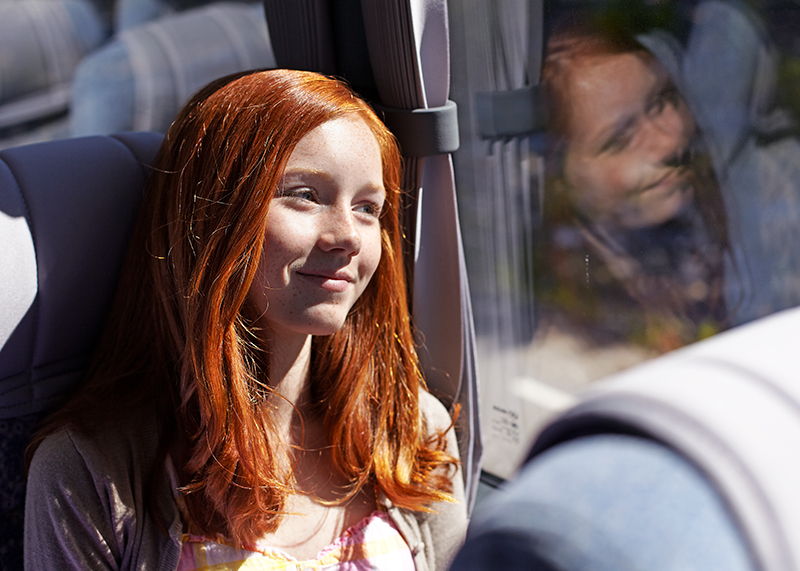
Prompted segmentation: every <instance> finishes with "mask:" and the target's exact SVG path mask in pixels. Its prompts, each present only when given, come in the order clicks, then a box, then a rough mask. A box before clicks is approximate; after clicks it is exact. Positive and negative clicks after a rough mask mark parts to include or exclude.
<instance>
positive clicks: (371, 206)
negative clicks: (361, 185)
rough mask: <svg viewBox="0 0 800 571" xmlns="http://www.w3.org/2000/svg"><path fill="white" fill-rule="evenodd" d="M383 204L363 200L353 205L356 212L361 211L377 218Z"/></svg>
mask: <svg viewBox="0 0 800 571" xmlns="http://www.w3.org/2000/svg"><path fill="white" fill-rule="evenodd" d="M382 209H383V206H382V205H380V204H377V203H375V202H364V203H362V204H359V205H358V206H356V207H355V211H356V212H362V213H364V214H369V215H370V216H374V217H375V218H378V217H379V216H380V215H381V210H382Z"/></svg>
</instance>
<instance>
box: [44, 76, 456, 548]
mask: <svg viewBox="0 0 800 571" xmlns="http://www.w3.org/2000/svg"><path fill="white" fill-rule="evenodd" d="M346 115H357V116H359V117H361V118H362V119H363V120H364V121H365V122H366V123H367V125H368V126H369V128H370V129H371V131H372V132H373V134H374V135H375V138H376V140H377V142H378V144H379V147H380V151H381V158H382V161H383V178H384V185H385V188H386V203H385V208H384V211H383V213H382V214H381V237H382V253H381V259H380V263H379V265H378V268H377V270H376V271H375V274H374V276H373V278H372V280H371V282H370V284H369V285H368V287H367V289H366V290H365V292H364V293H363V295H362V296H361V298H360V299H359V300H358V302H357V303H356V304H355V306H354V307H353V308H352V310H351V311H350V313H349V315H348V317H347V319H346V322H345V324H344V326H343V327H342V329H341V330H340V331H338V332H337V333H335V334H334V335H330V336H327V337H315V338H314V339H313V341H312V353H313V356H312V370H311V379H312V390H313V392H314V396H315V398H316V399H317V400H318V402H319V403H320V405H319V406H320V414H322V415H324V416H323V418H324V425H325V427H326V430H327V433H328V437H329V441H330V444H331V445H332V447H333V450H334V462H335V465H336V467H337V468H338V470H340V471H341V472H342V473H343V474H344V475H346V476H347V477H348V478H349V481H350V482H351V483H352V485H351V487H350V489H349V490H348V493H347V494H346V496H345V497H349V496H350V495H352V494H355V493H357V492H358V491H359V490H360V489H361V488H362V487H363V486H365V485H367V484H370V485H372V484H374V485H375V486H377V488H378V489H379V490H381V491H382V492H383V493H384V494H385V495H386V497H387V498H389V499H390V500H391V501H392V502H393V503H394V504H395V505H397V506H400V507H403V508H407V509H411V510H425V509H427V507H426V506H428V505H429V504H431V503H432V502H436V501H441V500H446V499H449V496H448V494H447V492H448V491H449V490H450V488H449V479H448V472H450V470H448V469H446V468H448V467H449V466H451V465H453V463H454V459H453V458H452V457H451V456H449V455H448V454H446V453H445V452H444V440H443V435H441V434H437V435H434V436H433V437H429V436H428V431H427V429H426V427H425V426H424V425H423V422H422V420H421V417H420V410H419V402H418V394H419V390H420V388H422V387H423V380H422V377H421V373H420V370H419V367H418V360H417V356H416V353H415V350H414V343H413V338H412V333H411V326H410V322H409V313H408V305H407V300H406V296H405V291H406V285H405V283H406V282H405V277H404V272H403V263H402V260H401V257H400V254H401V251H402V233H401V228H400V226H399V221H398V207H399V200H400V192H401V191H400V188H399V184H400V177H401V169H402V166H401V158H400V154H399V151H398V148H397V144H396V142H395V140H394V138H393V137H392V135H391V134H390V133H389V131H388V130H387V129H386V127H385V126H384V125H383V123H382V122H381V121H380V120H379V119H378V118H377V117H376V116H375V114H374V113H373V112H372V110H371V109H370V108H369V106H368V105H367V104H366V103H364V101H362V100H361V99H360V98H358V97H357V96H356V95H354V94H353V92H352V91H350V89H349V88H347V87H346V86H345V85H343V84H342V83H341V82H339V81H337V80H334V79H331V78H327V77H324V76H321V75H318V74H314V73H309V72H300V71H289V70H272V71H263V72H257V73H251V74H247V75H242V76H238V77H236V78H234V79H230V78H228V79H225V80H221V81H218V82H216V83H215V84H212V85H210V86H208V87H207V88H206V89H204V90H203V91H201V92H200V93H199V94H198V95H196V96H195V97H194V98H193V100H192V101H190V102H189V104H187V105H186V107H184V109H183V110H182V112H181V113H180V115H179V116H178V118H177V119H176V120H175V122H174V123H173V125H172V127H171V128H170V130H169V132H168V134H167V136H166V138H165V140H164V143H163V145H162V147H161V150H160V152H159V155H158V158H157V161H156V165H155V168H154V170H153V173H152V175H151V177H150V179H149V181H148V185H147V189H146V192H145V199H144V205H143V210H142V212H141V214H140V218H139V221H138V223H137V227H136V229H135V231H134V237H133V239H132V245H131V250H130V253H129V257H128V260H127V262H126V265H125V268H124V270H123V275H122V277H121V281H120V285H119V289H118V293H117V298H116V300H115V305H114V307H113V309H112V314H111V317H110V320H109V324H108V326H107V329H106V333H105V335H104V337H103V340H102V341H101V345H100V348H99V349H98V352H97V355H96V358H95V361H94V364H93V366H92V368H91V370H90V372H89V379H88V381H87V384H86V385H85V387H84V388H83V389H82V390H81V391H80V393H79V394H78V398H77V399H73V401H72V404H71V405H68V407H67V408H66V409H64V410H63V411H62V412H61V413H59V415H57V416H56V417H54V419H53V421H51V422H50V423H49V424H48V426H47V427H45V430H44V432H43V433H42V434H40V436H39V437H38V440H37V441H36V442H38V441H41V438H42V437H43V435H44V434H46V433H48V432H52V431H53V430H54V429H55V428H57V427H58V426H61V425H64V424H65V423H66V422H71V423H72V424H76V425H78V426H86V425H87V422H86V421H84V420H83V418H84V417H86V416H88V414H89V413H92V414H93V413H95V412H96V411H89V409H90V408H92V407H96V406H97V404H98V403H99V401H100V399H101V398H102V399H104V400H105V405H106V407H108V406H109V403H111V404H110V406H112V407H114V406H116V407H117V408H123V407H127V408H128V409H129V410H131V409H135V408H136V407H141V406H143V403H149V402H155V403H156V406H157V407H158V410H159V411H160V412H159V414H158V417H159V422H160V423H162V427H161V434H162V452H163V453H166V450H172V451H173V452H174V451H175V450H178V451H179V452H178V453H177V454H175V453H173V458H175V457H177V458H179V459H180V466H178V470H179V473H181V474H183V475H184V477H185V478H186V481H185V482H184V483H185V484H186V485H185V486H184V488H183V489H184V490H185V491H186V492H187V493H186V499H187V505H188V507H189V510H190V512H191V515H192V519H193V520H194V521H195V522H196V523H197V524H198V525H200V526H201V527H205V528H206V529H205V531H208V532H222V533H226V534H228V535H230V536H232V537H233V538H236V539H238V540H239V541H241V542H243V543H252V542H253V541H255V540H256V539H257V538H258V537H260V536H261V535H263V534H264V533H266V532H269V531H272V530H274V529H275V528H276V527H277V526H278V524H279V520H280V514H281V511H282V508H283V504H284V500H285V497H286V494H287V482H286V481H284V480H283V479H282V478H281V477H280V475H279V471H278V469H277V458H276V456H275V452H274V446H273V445H272V443H273V442H275V438H277V437H276V435H275V434H274V432H273V428H272V426H271V423H270V420H269V418H266V419H265V418H264V415H263V413H262V412H258V414H257V413H256V412H257V410H258V408H259V406H260V404H262V403H263V399H264V398H265V394H266V393H268V392H269V390H270V389H269V388H268V385H269V383H268V379H267V378H266V376H267V371H268V370H269V366H268V361H269V358H268V355H267V354H266V352H265V351H263V350H260V349H259V343H258V341H257V339H256V338H255V336H256V332H254V329H253V327H252V323H253V319H252V317H253V315H252V314H251V312H249V311H248V308H249V304H248V302H247V294H248V291H249V289H250V286H251V283H252V282H253V279H254V276H255V274H256V271H257V268H258V265H259V261H260V258H261V256H262V255H264V256H269V252H265V251H263V246H264V236H265V229H266V219H267V211H268V209H269V206H270V200H271V199H272V197H273V196H274V195H275V192H276V189H277V187H278V184H279V180H280V178H281V176H282V174H283V171H284V168H285V165H286V163H287V161H288V159H289V156H290V155H291V153H292V151H293V149H294V147H295V145H296V144H297V143H298V142H299V141H300V139H302V138H303V137H304V136H305V135H306V134H307V133H309V132H310V131H311V130H312V129H314V128H316V127H317V126H319V125H321V124H322V123H324V122H326V121H330V120H332V119H334V118H338V117H342V116H346ZM132 379H135V380H136V388H135V389H134V388H131V385H132ZM165 387H168V388H169V390H165ZM111 393H113V397H112V398H107V397H106V396H100V395H109V394H111ZM89 403H91V404H89ZM113 403H120V404H116V405H115V404H113ZM122 403H124V404H122ZM81 411H83V412H81ZM104 414H105V417H104V418H106V419H107V420H109V421H113V419H114V413H112V412H110V411H109V409H108V408H106V409H104ZM76 419H77V420H76ZM91 422H93V423H95V424H96V422H97V421H96V420H93V421H91ZM36 442H35V443H34V446H35V444H36Z"/></svg>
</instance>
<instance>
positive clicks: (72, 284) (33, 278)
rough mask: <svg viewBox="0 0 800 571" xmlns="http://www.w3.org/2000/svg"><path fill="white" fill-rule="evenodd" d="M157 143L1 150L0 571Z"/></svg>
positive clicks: (109, 290) (15, 547)
mask: <svg viewBox="0 0 800 571" xmlns="http://www.w3.org/2000/svg"><path fill="white" fill-rule="evenodd" d="M161 139H162V136H161V135H159V134H156V133H128V134H121V135H115V136H113V137H90V138H82V139H71V140H62V141H52V142H47V143H40V144H36V145H30V146H26V147H18V148H13V149H6V150H3V151H0V568H2V569H21V568H22V529H23V510H24V499H25V479H24V475H23V469H22V456H23V452H24V449H25V446H26V445H27V442H28V439H29V437H30V434H31V432H32V431H33V430H34V429H35V427H36V424H37V422H38V421H39V419H40V418H41V416H42V415H43V414H45V413H46V412H47V411H48V410H50V409H51V408H52V407H53V406H55V405H56V404H58V403H59V402H60V401H61V400H62V398H63V397H64V396H65V394H66V393H67V392H68V391H69V390H70V389H71V388H72V387H73V385H74V384H75V383H76V382H77V381H78V380H79V378H80V376H81V374H82V372H83V370H84V367H85V366H86V364H87V361H88V359H89V357H90V355H91V353H92V350H93V347H94V344H95V342H96V339H97V337H98V335H99V333H100V329H101V327H102V325H103V322H104V319H105V314H106V311H107V309H108V306H109V304H110V302H111V298H112V295H113V292H114V289H115V285H116V280H117V275H118V272H119V270H120V268H121V265H122V258H123V255H124V252H125V249H126V245H127V240H128V235H129V232H130V229H131V227H132V225H133V221H134V218H135V216H136V212H137V210H138V205H139V202H140V199H141V194H142V190H143V187H144V183H145V180H146V177H147V174H148V169H149V167H148V165H150V164H151V163H152V161H153V159H154V157H155V154H156V152H157V150H158V147H159V145H160V143H161Z"/></svg>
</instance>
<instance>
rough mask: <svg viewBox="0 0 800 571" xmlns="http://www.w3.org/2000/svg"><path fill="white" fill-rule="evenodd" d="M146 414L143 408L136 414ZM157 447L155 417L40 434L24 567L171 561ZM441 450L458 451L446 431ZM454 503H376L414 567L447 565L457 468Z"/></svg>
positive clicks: (441, 421) (426, 408) (173, 541)
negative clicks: (409, 507) (422, 506)
mask: <svg viewBox="0 0 800 571" xmlns="http://www.w3.org/2000/svg"><path fill="white" fill-rule="evenodd" d="M420 408H421V411H422V415H423V417H424V418H425V419H426V422H427V426H428V427H429V428H430V430H432V431H436V430H442V429H444V428H446V427H447V426H449V424H450V416H449V415H448V414H447V411H446V410H445V408H444V406H442V404H441V403H440V402H439V401H438V400H437V399H436V398H434V397H432V396H431V395H430V394H428V393H427V392H424V391H423V392H421V393H420ZM144 416H145V417H146V416H147V415H144ZM157 448H158V434H157V430H156V427H155V423H153V422H147V421H144V420H143V421H142V423H141V426H129V427H127V428H124V429H123V428H121V429H120V430H119V431H114V432H108V433H104V434H101V435H99V436H93V437H87V436H85V435H82V434H79V433H77V432H75V431H73V430H70V429H64V430H61V431H59V432H57V433H55V434H52V435H50V436H49V437H47V438H46V439H45V440H44V442H42V444H41V446H39V448H38V450H37V451H36V454H35V455H34V458H33V462H32V464H31V468H30V473H29V475H28V491H27V497H26V504H25V568H26V569H30V570H34V569H35V570H41V569H59V570H70V569H75V570H81V571H83V570H100V569H103V570H106V569H137V570H138V569H142V570H165V571H166V570H169V571H172V570H174V569H176V567H177V565H178V558H179V556H180V549H181V534H182V532H183V525H182V522H181V518H180V514H179V512H178V508H177V505H176V504H175V500H174V499H173V495H172V490H171V486H170V483H169V478H168V476H167V474H166V470H163V471H161V472H159V473H158V476H157V477H158V478H159V479H158V481H157V485H156V486H155V487H154V491H153V493H154V494H155V497H154V498H153V505H154V507H155V510H156V511H157V512H158V514H159V516H160V521H161V522H170V523H169V526H168V529H167V530H166V532H167V533H164V532H163V531H162V530H161V529H160V528H159V526H158V524H157V523H156V521H155V519H154V517H153V515H152V513H151V511H150V510H149V509H148V504H149V500H148V497H147V494H148V492H149V489H150V486H149V482H148V481H146V480H145V478H144V477H143V475H144V474H147V473H149V472H150V468H151V466H152V464H153V462H154V461H155V456H156V450H157ZM448 452H449V453H451V454H453V455H457V454H458V447H457V445H456V439H455V435H454V434H453V431H452V430H450V432H449V433H448ZM453 488H454V490H453V492H454V493H453V495H454V496H455V498H456V499H457V500H458V503H447V502H443V503H440V504H437V505H435V506H434V509H435V512H434V513H430V514H426V513H417V512H409V511H406V510H402V509H399V508H397V507H394V506H392V505H391V503H390V502H388V501H387V500H385V499H383V500H382V502H381V503H382V504H383V505H384V506H385V507H386V508H387V511H388V513H389V515H390V517H391V518H392V520H393V521H394V522H395V525H397V527H398V529H399V530H400V532H401V533H402V534H403V536H404V537H405V539H406V541H407V542H408V545H409V547H410V548H411V551H412V553H413V554H414V560H415V563H416V566H417V569H418V571H434V570H436V569H440V570H442V569H446V568H447V565H448V563H449V561H450V559H451V558H452V556H453V555H454V553H455V550H456V549H457V548H458V547H459V546H460V544H461V541H462V540H463V537H464V533H465V532H466V526H467V513H466V503H465V501H464V487H463V481H462V477H461V471H460V468H459V469H458V471H457V473H455V474H454V476H453Z"/></svg>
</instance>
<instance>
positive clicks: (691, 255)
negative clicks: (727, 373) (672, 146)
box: [539, 16, 730, 350]
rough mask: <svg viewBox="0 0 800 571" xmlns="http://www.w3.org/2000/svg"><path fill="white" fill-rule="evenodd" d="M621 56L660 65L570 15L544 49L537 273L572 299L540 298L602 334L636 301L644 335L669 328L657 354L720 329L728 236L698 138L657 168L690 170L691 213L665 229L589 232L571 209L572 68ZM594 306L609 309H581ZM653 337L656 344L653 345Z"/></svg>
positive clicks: (673, 97)
mask: <svg viewBox="0 0 800 571" xmlns="http://www.w3.org/2000/svg"><path fill="white" fill-rule="evenodd" d="M622 54H635V55H636V56H637V57H640V58H641V59H642V61H644V62H646V63H647V64H648V65H658V63H657V62H656V61H655V59H654V57H653V56H652V55H651V54H650V53H649V52H647V51H646V50H645V49H644V48H643V47H642V46H641V45H640V44H639V43H638V42H637V41H636V40H635V38H633V37H632V36H631V35H630V34H626V33H625V32H624V31H621V30H619V29H611V28H603V27H601V26H599V25H597V24H596V23H594V22H593V21H592V20H591V19H590V17H580V16H573V17H572V18H570V19H569V20H564V21H562V22H561V23H560V24H559V25H557V26H556V27H555V28H554V32H553V34H552V36H551V38H550V40H549V42H548V45H547V54H546V57H545V62H544V67H543V72H542V76H543V85H544V88H545V90H546V94H547V101H548V110H549V124H548V133H549V137H550V152H549V156H548V158H547V165H548V173H549V174H548V177H547V180H548V189H549V190H548V192H547V193H546V195H545V196H546V198H545V208H544V213H545V216H544V222H543V236H542V237H541V240H540V244H541V246H542V250H541V251H540V254H539V257H540V263H542V264H544V265H545V267H546V269H544V268H543V270H544V271H543V273H544V274H547V273H554V274H555V281H551V282H550V283H549V285H547V286H545V290H547V288H551V289H553V288H556V289H562V290H571V291H572V294H568V295H565V294H564V292H563V291H562V292H561V293H554V292H552V291H551V292H547V291H543V292H542V294H543V295H544V297H545V298H547V297H548V296H549V297H550V298H551V299H552V298H554V297H555V298H559V299H561V300H562V301H563V300H567V299H569V300H573V301H572V302H569V303H567V304H566V305H568V306H570V307H568V308H567V309H568V310H569V313H571V314H573V315H574V316H576V317H577V318H578V320H583V321H586V320H587V316H595V317H594V318H592V317H588V320H589V321H591V323H585V325H591V326H592V327H600V328H603V327H604V326H605V325H606V324H604V323H600V322H599V321H602V319H603V318H598V317H597V316H598V315H599V314H602V315H604V316H605V317H604V318H610V319H611V320H612V321H613V320H614V319H617V318H618V317H619V316H617V315H614V313H615V312H616V311H619V308H618V307H617V306H616V305H615V303H617V302H620V303H623V305H624V302H621V301H620V300H622V299H623V298H625V297H628V298H630V299H631V300H632V301H633V302H634V303H633V305H632V307H631V308H630V309H629V311H628V313H633V312H637V311H636V308H637V307H638V308H639V309H638V313H639V315H640V317H641V319H642V320H643V321H644V326H645V328H648V327H650V326H653V327H655V328H658V327H662V328H665V329H670V328H671V329H672V331H670V332H666V331H665V333H664V334H663V335H661V334H660V333H657V332H656V333H654V332H652V331H651V332H648V333H646V335H647V336H649V338H650V339H649V340H648V341H647V344H649V345H653V344H654V345H656V346H657V348H659V349H662V350H664V349H670V348H674V347H675V346H679V345H682V344H685V343H687V342H690V341H693V340H696V339H697V338H699V337H703V336H706V335H708V334H710V333H713V332H715V331H717V330H719V329H720V328H724V327H726V326H727V323H728V312H727V308H726V304H725V300H724V297H723V285H724V278H725V276H724V257H725V255H726V253H727V252H728V251H729V248H730V245H729V238H728V228H727V221H726V215H725V207H724V203H723V200H722V195H721V192H720V187H719V183H718V181H717V178H716V176H715V174H714V171H713V168H712V166H711V164H710V159H709V157H708V153H706V152H704V151H703V149H702V147H701V145H702V139H701V137H700V136H699V135H697V134H695V136H694V139H693V140H692V141H691V144H689V145H688V146H687V147H685V148H683V149H680V150H679V151H676V153H675V154H674V155H672V156H669V157H666V158H665V159H664V164H665V165H667V163H669V164H668V166H673V167H676V168H681V169H683V168H685V169H686V170H687V171H688V175H687V176H688V181H689V184H691V188H693V190H694V199H693V203H692V205H691V207H690V208H689V209H687V210H686V211H684V212H682V213H680V214H679V215H677V216H675V217H674V218H672V219H671V220H667V221H665V222H663V223H659V224H656V225H653V226H650V227H644V228H638V229H629V230H621V229H619V228H617V229H613V230H612V229H609V228H603V227H602V226H601V225H598V224H596V223H595V221H594V220H591V219H590V218H589V217H588V216H587V215H585V214H583V213H581V212H580V211H579V210H578V209H577V208H576V205H575V204H574V203H571V200H570V192H569V191H568V184H569V183H568V182H567V181H566V180H565V177H564V174H565V173H564V157H565V154H566V152H567V149H568V148H569V144H570V121H571V112H572V107H571V106H572V105H573V104H574V103H573V98H574V97H575V90H574V88H573V85H574V81H575V80H576V73H579V72H580V70H579V69H577V64H578V63H579V62H585V61H586V59H588V58H591V57H595V56H605V55H608V56H615V55H622ZM663 91H664V92H665V94H660V95H659V97H664V98H670V99H668V100H665V103H664V104H667V105H676V106H677V105H683V102H682V99H681V98H680V95H679V94H678V93H677V90H676V89H675V87H674V85H673V84H671V83H670V84H669V85H668V86H666V87H665V89H664V90H663ZM568 228H572V229H574V234H573V238H572V239H570V240H567V241H568V242H570V244H571V245H570V246H565V245H564V243H565V242H564V239H563V238H564V235H565V234H564V232H569V230H568ZM574 246H577V247H574ZM620 286H621V287H620ZM620 290H621V291H620ZM615 292H616V293H615ZM597 304H600V305H603V304H609V305H610V307H608V308H597V307H587V305H597ZM557 305H560V306H562V308H563V306H564V304H563V303H557ZM614 308H617V309H616V310H615V309H614ZM642 310H644V311H643V312H642ZM623 311H624V310H623ZM595 319H597V321H595ZM620 319H621V320H622V321H625V319H624V318H621V317H620ZM670 324H671V325H670ZM614 327H615V326H614V325H613V324H612V325H611V328H612V329H613V328H614ZM631 327H634V328H638V327H641V324H639V325H635V326H629V323H628V324H626V325H623V326H622V327H621V330H619V331H617V336H619V335H623V336H628V337H629V336H630V331H629V330H630V328H631ZM626 329H627V331H625V330H626ZM653 334H655V335H656V336H657V337H660V339H654V338H653Z"/></svg>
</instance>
